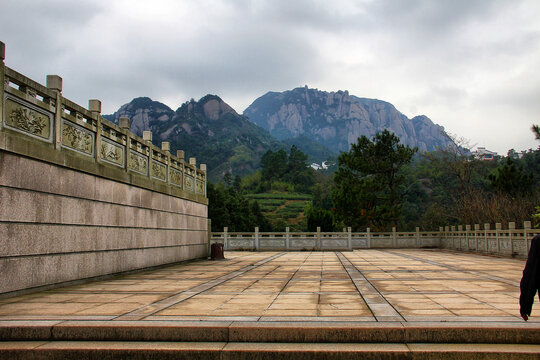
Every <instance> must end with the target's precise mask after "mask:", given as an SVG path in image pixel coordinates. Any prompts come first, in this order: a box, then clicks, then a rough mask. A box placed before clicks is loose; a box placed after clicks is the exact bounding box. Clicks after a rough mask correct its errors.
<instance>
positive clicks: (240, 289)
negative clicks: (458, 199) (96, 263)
mask: <svg viewBox="0 0 540 360" xmlns="http://www.w3.org/2000/svg"><path fill="white" fill-rule="evenodd" d="M225 256H226V260H223V261H209V260H201V261H194V262H189V263H184V264H177V265H173V266H169V267H164V268H160V269H156V270H151V271H146V272H139V273H134V274H129V275H121V276H118V277H115V278H113V279H109V280H102V281H93V282H89V283H85V284H82V285H76V286H68V287H63V288H57V289H54V290H48V291H42V292H38V293H33V294H29V295H24V296H19V297H12V298H5V299H1V300H0V321H2V320H7V321H10V320H105V321H113V322H114V321H147V320H148V321H155V320H164V321H248V322H262V321H275V322H289V321H303V322H306V321H308V322H310V321H317V322H321V321H322V322H344V321H345V322H349V321H350V322H396V321H398V322H422V321H426V322H449V321H450V322H469V321H470V322H523V320H521V317H520V316H519V304H518V299H519V281H520V279H521V273H522V271H523V267H524V265H525V262H524V260H519V259H506V258H497V257H490V256H481V255H476V254H468V253H458V252H450V251H442V250H420V249H406V250H405V249H393V250H376V249H370V250H355V251H352V252H332V251H328V252H226V254H225ZM536 301H538V298H537V299H536ZM530 322H533V323H539V322H540V304H539V303H536V304H535V305H534V306H533V313H532V317H531V319H530Z"/></svg>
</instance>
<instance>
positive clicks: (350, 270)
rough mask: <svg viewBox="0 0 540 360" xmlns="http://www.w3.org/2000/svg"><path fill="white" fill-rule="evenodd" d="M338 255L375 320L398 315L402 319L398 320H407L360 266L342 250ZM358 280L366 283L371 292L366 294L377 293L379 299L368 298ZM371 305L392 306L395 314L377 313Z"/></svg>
mask: <svg viewBox="0 0 540 360" xmlns="http://www.w3.org/2000/svg"><path fill="white" fill-rule="evenodd" d="M336 255H337V257H338V259H339V261H340V262H341V265H342V266H343V267H344V268H345V271H346V272H347V274H348V275H349V277H350V279H351V281H352V282H353V284H354V286H355V287H356V290H357V291H358V293H359V294H360V296H361V297H362V299H363V300H364V302H365V303H366V305H367V307H368V308H369V311H370V312H371V313H372V314H373V317H374V318H375V320H377V321H384V318H385V317H397V318H399V319H400V320H397V321H407V320H406V319H405V318H404V317H403V315H401V313H400V312H399V311H397V310H396V308H395V307H394V306H393V305H392V304H391V303H390V302H389V301H388V300H386V298H385V297H384V296H383V294H381V292H380V291H379V290H378V289H377V288H376V287H375V286H374V285H373V284H372V283H371V282H370V281H369V280H368V279H367V278H366V277H365V276H364V274H362V272H361V271H360V270H358V268H356V266H354V265H353V264H352V263H351V261H350V260H349V259H348V258H347V257H346V256H345V255H343V253H342V252H338V253H336ZM346 263H348V265H346ZM353 274H357V275H359V276H360V277H361V278H360V279H354V277H353ZM357 282H362V283H363V285H365V286H366V287H367V291H370V292H371V293H370V294H366V295H375V296H376V297H377V301H373V300H371V299H370V300H367V299H366V298H365V296H364V294H363V293H362V291H361V290H360V288H359V286H358V284H357ZM371 305H386V306H387V307H390V309H392V311H393V312H394V313H395V314H392V315H377V314H376V311H374V309H373V308H372V307H371ZM379 311H380V310H378V311H377V312H379ZM392 311H391V312H392ZM394 321H396V320H394Z"/></svg>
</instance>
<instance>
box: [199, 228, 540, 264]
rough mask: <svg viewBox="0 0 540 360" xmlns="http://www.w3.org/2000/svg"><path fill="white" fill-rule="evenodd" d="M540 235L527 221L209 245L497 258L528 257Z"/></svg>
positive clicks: (262, 236)
mask: <svg viewBox="0 0 540 360" xmlns="http://www.w3.org/2000/svg"><path fill="white" fill-rule="evenodd" d="M537 234H540V229H531V223H530V221H526V222H525V223H524V226H523V229H516V228H515V224H514V223H509V224H508V229H506V230H503V229H502V225H501V224H496V225H495V230H491V229H490V225H489V224H486V225H484V229H483V230H481V229H480V226H479V225H475V226H474V228H471V226H469V225H467V226H465V227H463V226H458V227H455V226H452V227H445V228H442V227H441V228H439V231H420V230H419V228H416V231H414V232H398V231H396V229H395V228H394V229H393V231H391V232H372V231H371V230H370V229H369V228H368V229H367V230H366V231H365V232H352V231H351V228H347V229H343V231H342V232H321V231H320V229H318V231H316V232H291V231H289V228H286V230H285V232H259V229H258V228H255V231H254V232H229V231H228V229H227V228H224V229H223V232H211V233H210V236H209V245H211V244H213V243H218V242H219V243H222V244H223V245H224V249H225V250H252V251H272V250H275V251H301V250H310V251H321V250H344V251H347V250H353V249H380V248H386V249H397V248H441V249H453V250H462V251H473V252H478V253H483V254H492V255H499V256H512V257H521V258H523V257H527V253H528V251H529V249H530V243H531V240H532V238H533V237H534V236H535V235H537Z"/></svg>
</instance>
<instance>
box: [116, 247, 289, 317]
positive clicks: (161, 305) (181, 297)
mask: <svg viewBox="0 0 540 360" xmlns="http://www.w3.org/2000/svg"><path fill="white" fill-rule="evenodd" d="M284 254H285V253H278V254H275V255H272V256H270V257H268V258H266V259H263V260H260V261H257V262H255V263H254V264H251V265H247V266H244V267H243V268H241V269H238V270H234V271H231V272H229V273H227V274H225V275H222V276H220V277H218V278H215V279H212V280H209V281H207V282H205V283H202V284H199V285H196V286H194V287H192V288H190V289H187V290H182V291H180V292H178V293H176V294H173V295H171V296H169V297H166V298H164V299H161V300H159V301H157V302H154V303H152V304H148V305H144V306H142V307H140V308H138V309H135V310H132V311H130V312H128V313H126V314H122V315H120V316H117V317H115V318H113V319H112V320H113V321H119V320H142V319H144V318H145V317H147V316H151V315H153V314H155V313H157V312H159V311H162V310H165V309H167V308H169V307H171V306H173V305H176V304H178V303H180V302H182V301H185V300H187V299H190V298H192V297H194V296H196V295H199V294H201V293H203V292H205V291H207V290H210V289H212V288H214V287H216V286H218V285H220V284H222V283H224V282H225V281H228V280H231V279H234V278H236V277H238V276H240V275H242V274H245V273H246V272H248V271H251V270H253V269H256V268H258V267H260V266H262V265H264V264H265V263H267V262H269V261H272V260H274V259H276V258H278V257H280V256H283V255H284ZM197 288H202V289H200V290H197ZM145 309H152V310H151V311H148V312H147V311H145Z"/></svg>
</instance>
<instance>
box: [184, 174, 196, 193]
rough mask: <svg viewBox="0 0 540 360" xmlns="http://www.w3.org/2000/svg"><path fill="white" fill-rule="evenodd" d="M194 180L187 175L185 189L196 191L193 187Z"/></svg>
mask: <svg viewBox="0 0 540 360" xmlns="http://www.w3.org/2000/svg"><path fill="white" fill-rule="evenodd" d="M194 182H195V180H194V179H193V178H192V177H191V176H185V177H184V189H186V190H187V191H191V192H193V191H194V189H193V183H194Z"/></svg>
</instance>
